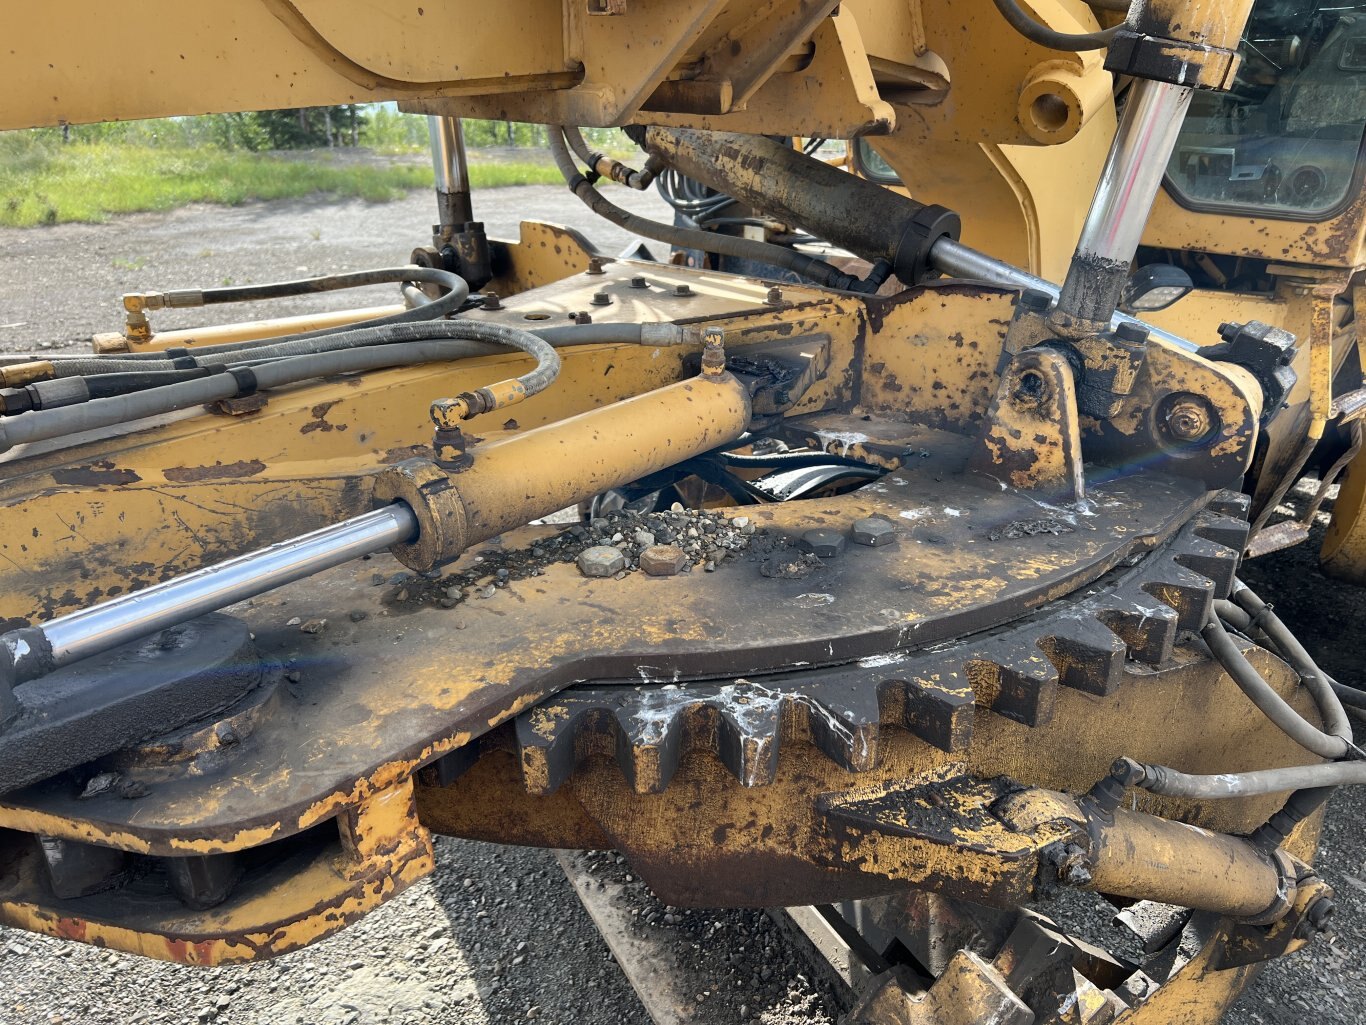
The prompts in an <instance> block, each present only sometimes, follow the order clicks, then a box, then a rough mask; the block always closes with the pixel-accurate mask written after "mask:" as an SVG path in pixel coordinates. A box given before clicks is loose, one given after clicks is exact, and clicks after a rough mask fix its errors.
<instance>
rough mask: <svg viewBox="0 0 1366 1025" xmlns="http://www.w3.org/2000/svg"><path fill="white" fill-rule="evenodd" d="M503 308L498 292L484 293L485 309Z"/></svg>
mask: <svg viewBox="0 0 1366 1025" xmlns="http://www.w3.org/2000/svg"><path fill="white" fill-rule="evenodd" d="M502 308H503V303H502V300H501V299H500V298H499V296H498V293H497V292H487V291H486V292H484V309H486V310H501V309H502Z"/></svg>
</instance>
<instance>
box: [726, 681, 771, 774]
mask: <svg viewBox="0 0 1366 1025" xmlns="http://www.w3.org/2000/svg"><path fill="white" fill-rule="evenodd" d="M725 689H726V690H729V691H731V693H730V694H729V695H728V696H727V699H726V700H718V701H717V705H716V707H717V711H719V712H720V716H719V719H720V721H719V723H718V726H717V730H716V733H717V737H716V746H717V751H716V753H717V755H719V756H720V758H721V762H722V764H724V765H725V766H726V768H728V769H730V771H731V772H733V773H734V774H735V777H736V778H737V779H738V780H739V781H740V784H741V786H746V787H757V786H765V785H767V784H769V783H772V782H773V777H774V776H775V775H776V773H777V771H778V731H779V728H780V727H781V725H782V712H783V706H784V704H785V703H786V702H787V700H788V699H787V696H786V695H784V694H782V693H780V692H777V691H772V690H769V689H768V688H766V687H760V686H755V685H753V684H748V683H747V682H746V681H743V680H737V681H736V683H735V685H734V687H733V688H725Z"/></svg>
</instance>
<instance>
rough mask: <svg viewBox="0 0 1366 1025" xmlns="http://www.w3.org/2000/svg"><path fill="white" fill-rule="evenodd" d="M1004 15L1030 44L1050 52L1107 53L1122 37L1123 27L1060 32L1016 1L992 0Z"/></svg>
mask: <svg viewBox="0 0 1366 1025" xmlns="http://www.w3.org/2000/svg"><path fill="white" fill-rule="evenodd" d="M993 2H994V3H995V4H996V9H997V10H998V11H1000V12H1001V16H1002V17H1003V18H1005V20H1006V21H1008V22H1010V27H1011V28H1013V29H1014V30H1015V31H1016V32H1018V33H1020V35H1022V36H1024V37H1025V38H1026V39H1028V40H1029V41H1030V42H1031V43H1037V44H1038V45H1040V46H1043V47H1046V48H1047V49H1049V50H1063V51H1066V52H1068V53H1080V52H1081V51H1083V50H1104V49H1105V48H1106V47H1107V46H1109V45H1110V43H1111V42H1112V41H1113V40H1114V38H1115V36H1117V35H1119V32H1120V29H1122V28H1124V25H1123V24H1119V25H1115V26H1114V27H1113V28H1107V29H1101V30H1100V31H1099V32H1058V31H1056V30H1054V29H1051V28H1049V27H1048V26H1047V25H1043V24H1040V23H1039V22H1037V21H1035V20H1034V19H1033V18H1031V17H1030V16H1029V15H1028V14H1027V13H1026V12H1025V10H1024V8H1022V7H1021V6H1020V5H1019V4H1017V3H1016V2H1015V0H993Z"/></svg>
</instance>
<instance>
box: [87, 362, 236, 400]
mask: <svg viewBox="0 0 1366 1025" xmlns="http://www.w3.org/2000/svg"><path fill="white" fill-rule="evenodd" d="M211 373H213V371H212V370H209V369H208V368H206V367H193V368H191V369H189V370H153V371H151V372H150V373H147V372H139V373H129V374H99V375H97V376H95V377H88V378H86V379H85V386H86V389H87V390H88V391H89V392H90V398H91V399H107V398H109V397H111V396H113V395H127V394H128V393H129V392H135V391H145V390H146V389H148V388H162V387H165V386H166V385H168V384H178V383H180V382H181V381H194V380H198V379H199V378H201V377H208V376H209V375H210V374H211Z"/></svg>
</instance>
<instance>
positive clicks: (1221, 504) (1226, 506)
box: [1205, 489, 1252, 520]
mask: <svg viewBox="0 0 1366 1025" xmlns="http://www.w3.org/2000/svg"><path fill="white" fill-rule="evenodd" d="M1251 506H1252V499H1251V498H1250V497H1249V496H1247V495H1245V494H1243V493H1242V492H1241V491H1230V490H1228V489H1225V490H1223V491H1216V492H1215V493H1214V494H1213V496H1212V497H1211V498H1210V500H1209V505H1207V506H1206V507H1205V508H1207V509H1209V510H1210V511H1211V512H1215V513H1219V514H1221V515H1223V516H1234V517H1236V518H1238V519H1240V520H1245V519H1247V514H1248V510H1249V508H1251Z"/></svg>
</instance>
